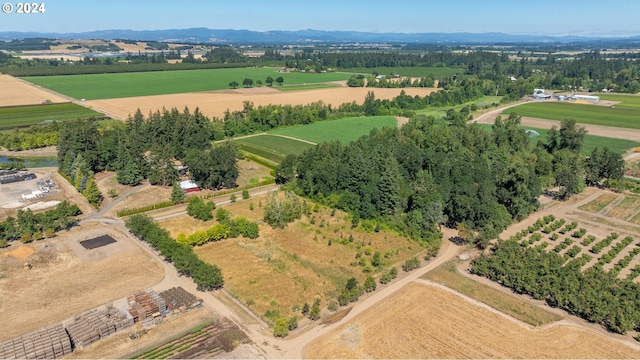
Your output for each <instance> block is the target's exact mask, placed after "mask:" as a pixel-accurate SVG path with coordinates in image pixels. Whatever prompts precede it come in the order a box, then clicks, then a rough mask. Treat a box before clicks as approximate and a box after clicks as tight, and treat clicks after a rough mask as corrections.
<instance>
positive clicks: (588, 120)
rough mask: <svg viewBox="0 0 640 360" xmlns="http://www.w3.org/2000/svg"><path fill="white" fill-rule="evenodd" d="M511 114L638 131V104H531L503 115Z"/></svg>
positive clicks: (639, 123)
mask: <svg viewBox="0 0 640 360" xmlns="http://www.w3.org/2000/svg"><path fill="white" fill-rule="evenodd" d="M634 100H635V99H634ZM511 112H515V113H517V114H518V115H521V116H528V117H534V118H540V119H549V120H560V121H561V120H564V119H566V118H574V119H576V121H577V122H579V123H583V124H593V125H603V126H614V127H621V128H629V129H640V104H638V105H637V106H636V105H634V103H631V102H630V103H629V104H627V106H624V103H622V104H619V105H616V106H615V107H614V108H610V107H608V106H600V105H587V104H574V103H568V102H533V103H528V104H524V105H520V106H517V107H515V108H511V109H508V110H506V112H505V113H511Z"/></svg>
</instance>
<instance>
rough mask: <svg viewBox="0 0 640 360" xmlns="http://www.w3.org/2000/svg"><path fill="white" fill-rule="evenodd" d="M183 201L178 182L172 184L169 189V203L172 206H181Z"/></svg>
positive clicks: (183, 197)
mask: <svg viewBox="0 0 640 360" xmlns="http://www.w3.org/2000/svg"><path fill="white" fill-rule="evenodd" d="M184 199H185V195H184V191H183V190H182V188H181V187H180V184H179V183H178V182H174V183H173V186H172V187H171V202H172V203H174V204H181V203H183V202H184Z"/></svg>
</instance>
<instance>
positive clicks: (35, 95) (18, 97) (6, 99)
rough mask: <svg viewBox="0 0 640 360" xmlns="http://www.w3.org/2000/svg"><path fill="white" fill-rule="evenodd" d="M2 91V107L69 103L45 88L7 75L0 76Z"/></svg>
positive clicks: (0, 100)
mask: <svg viewBox="0 0 640 360" xmlns="http://www.w3.org/2000/svg"><path fill="white" fill-rule="evenodd" d="M0 89H2V91H0V106H16V105H34V104H40V103H42V102H43V101H45V100H51V102H54V103H60V102H67V101H69V100H67V99H65V98H63V97H62V96H59V95H56V94H53V93H51V92H49V91H48V90H46V89H45V88H42V87H39V86H36V85H32V84H29V83H27V82H26V81H22V80H20V79H17V78H14V77H13V76H9V75H5V74H0Z"/></svg>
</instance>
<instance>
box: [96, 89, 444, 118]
mask: <svg viewBox="0 0 640 360" xmlns="http://www.w3.org/2000/svg"><path fill="white" fill-rule="evenodd" d="M403 90H404V91H405V93H406V94H407V95H411V96H415V95H420V96H425V95H429V94H430V93H432V92H433V91H435V90H436V89H433V88H404V89H378V88H376V89H371V88H348V87H341V88H326V89H315V90H301V91H286V92H284V91H279V90H277V89H273V88H269V87H261V88H251V89H236V90H221V91H208V92H197V93H186V94H171V95H154V96H140V97H130V98H118V99H104V100H92V101H87V104H88V105H89V106H91V107H92V108H93V109H94V110H96V111H100V112H103V113H105V114H109V115H110V116H115V117H119V118H120V119H126V118H127V116H129V115H130V114H131V115H132V114H133V113H135V111H136V110H137V109H138V108H139V109H140V110H141V111H142V113H143V114H145V115H146V114H148V113H149V111H156V110H160V109H162V108H163V107H164V108H167V109H171V108H173V107H175V108H178V109H179V110H182V109H184V107H185V106H187V107H189V109H191V110H194V109H195V108H196V107H197V108H199V109H200V111H201V112H202V113H203V114H205V115H207V116H209V117H213V116H217V117H222V116H224V112H225V111H226V110H227V109H228V110H230V111H236V110H242V104H243V102H245V101H251V102H253V103H254V105H255V106H259V105H268V104H289V105H305V104H309V103H311V102H315V101H319V100H322V101H324V102H325V103H326V104H331V105H333V106H337V105H340V104H342V103H345V102H352V101H355V102H357V103H362V102H363V101H364V98H365V96H366V94H367V92H369V91H373V92H374V93H375V96H376V98H377V99H391V98H393V97H396V96H398V95H399V94H400V92H401V91H403Z"/></svg>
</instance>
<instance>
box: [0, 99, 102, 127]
mask: <svg viewBox="0 0 640 360" xmlns="http://www.w3.org/2000/svg"><path fill="white" fill-rule="evenodd" d="M101 116H104V114H101V113H99V112H97V111H94V110H91V109H87V108H85V107H82V106H80V105H76V104H72V103H63V104H47V105H26V106H11V107H1V108H0V130H6V129H12V128H16V127H24V126H29V125H35V124H37V123H40V122H42V121H44V120H58V121H63V120H75V119H86V118H90V117H101Z"/></svg>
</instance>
